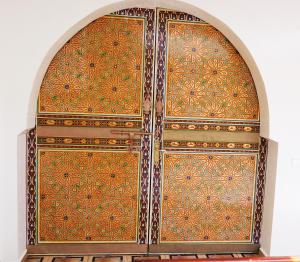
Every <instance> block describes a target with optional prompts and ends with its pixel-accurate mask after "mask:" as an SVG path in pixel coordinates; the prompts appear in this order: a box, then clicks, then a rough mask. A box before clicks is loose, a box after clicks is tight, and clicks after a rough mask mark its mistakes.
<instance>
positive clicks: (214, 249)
mask: <svg viewBox="0 0 300 262" xmlns="http://www.w3.org/2000/svg"><path fill="white" fill-rule="evenodd" d="M258 250H259V244H227V243H226V244H159V245H150V246H149V253H150V254H160V253H185V254H187V253H205V254H209V253H257V252H258Z"/></svg>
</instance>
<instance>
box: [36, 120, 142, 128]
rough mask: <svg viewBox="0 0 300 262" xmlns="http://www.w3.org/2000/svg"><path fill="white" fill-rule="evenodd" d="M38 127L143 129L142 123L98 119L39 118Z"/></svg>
mask: <svg viewBox="0 0 300 262" xmlns="http://www.w3.org/2000/svg"><path fill="white" fill-rule="evenodd" d="M37 125H38V126H66V127H67V126H72V127H102V128H142V121H124V120H116V121H110V120H96V119H86V120H82V119H59V118H53V119H47V118H38V119H37Z"/></svg>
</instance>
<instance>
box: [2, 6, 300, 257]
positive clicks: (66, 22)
mask: <svg viewBox="0 0 300 262" xmlns="http://www.w3.org/2000/svg"><path fill="white" fill-rule="evenodd" d="M184 3H185V4H184ZM137 5H139V6H142V5H146V6H149V7H151V6H163V7H169V8H173V9H178V10H182V11H187V12H189V13H192V14H194V15H197V16H199V17H201V18H203V19H206V20H207V21H208V22H210V23H212V24H213V25H215V26H216V27H217V28H219V29H221V31H222V32H223V33H224V34H225V35H226V36H227V37H228V38H229V39H230V40H231V41H232V42H233V43H234V44H235V46H236V47H237V48H238V50H239V51H240V52H241V53H242V55H243V56H244V58H245V60H246V61H247V62H248V64H249V66H250V69H251V71H252V73H253V75H254V78H255V81H256V84H257V87H258V92H259V97H260V100H261V101H260V102H261V108H262V113H263V115H262V124H263V128H262V134H263V135H264V136H266V137H269V138H271V139H273V140H275V141H276V142H277V143H278V156H277V158H278V160H277V169H276V168H274V166H273V167H272V169H270V170H273V173H272V172H269V173H268V176H272V177H271V179H269V180H271V181H275V180H274V179H275V178H274V177H273V176H274V175H275V174H276V185H275V202H274V208H273V209H272V208H267V209H266V212H269V213H268V214H267V215H266V216H265V218H266V219H265V221H264V228H263V229H264V230H263V234H264V236H263V248H264V250H265V251H266V252H268V253H269V254H271V255H300V240H299V235H300V204H299V199H300V190H299V189H298V188H299V185H300V153H299V150H298V148H299V146H300V142H299V139H298V132H299V129H300V118H299V116H298V114H299V112H300V110H299V106H298V105H299V97H300V85H299V82H300V81H299V75H300V51H299V50H300V18H299V17H300V16H299V11H300V1H299V0H285V1H283V0H252V1H245V0H244V1H243V0H226V1H221V0H182V1H174V0H169V1H167V0H165V1H164V0H160V1H155V0H153V1H151V0H147V1H138V0H128V1H123V2H122V3H121V4H120V2H119V1H117V0H93V1H92V0H51V1H47V0H27V1H22V0H0V29H1V31H0V32H1V34H0V37H1V41H0V52H1V53H0V54H1V55H0V72H1V78H0V88H1V93H0V106H1V122H0V123H1V124H0V125H1V129H0V130H1V138H2V139H1V147H0V152H1V155H0V159H1V166H0V168H1V169H0V170H1V171H0V174H1V180H0V181H1V182H0V188H1V196H0V197H1V198H0V199H1V201H2V203H1V206H0V218H1V225H0V226H1V228H0V238H1V239H0V261H2V262H13V261H18V260H19V258H20V257H21V256H22V255H23V253H24V250H25V243H24V231H20V230H18V227H22V223H23V222H22V221H21V222H20V215H21V216H22V214H23V213H22V212H23V211H22V210H24V202H22V201H21V202H20V201H19V200H18V192H19V195H20V193H21V195H22V194H23V192H22V190H21V191H20V189H18V181H22V179H23V177H22V176H23V174H21V173H22V171H21V169H20V168H19V169H18V167H17V163H18V161H20V159H19V160H18V158H17V154H18V153H17V152H18V150H17V149H18V135H19V134H20V133H21V132H22V131H24V130H25V129H26V128H29V127H32V125H33V124H34V121H33V120H34V103H35V99H36V93H37V91H38V86H39V83H40V81H41V79H42V75H43V72H44V71H45V69H46V67H47V64H48V63H49V62H50V59H51V57H52V56H53V55H54V54H55V52H56V51H57V50H58V48H59V46H61V45H62V44H63V42H64V41H65V40H67V38H68V37H70V36H71V35H72V34H74V33H75V32H76V31H77V29H79V28H80V27H83V26H84V25H85V24H87V23H88V22H89V21H91V20H93V19H94V18H96V17H99V16H101V15H103V14H105V13H109V12H111V11H113V10H117V9H121V8H122V7H130V6H131V7H132V6H137ZM103 6H106V8H104V9H101V8H102V7H103ZM196 7H198V8H196ZM97 10H98V11H97ZM215 17H217V18H218V19H215ZM237 36H238V37H237ZM245 47H246V48H245ZM248 50H249V51H248ZM254 61H255V62H256V65H255V63H254ZM258 70H259V71H260V73H261V75H260V74H259V72H258ZM261 76H262V78H261ZM264 85H265V91H264V89H263V87H264ZM264 92H265V93H264ZM265 94H266V95H267V98H268V102H269V111H268V105H267V103H266V99H265V96H264V95H265ZM268 113H269V115H268ZM268 120H269V124H268ZM18 170H19V172H18ZM20 172H21V173H20ZM20 179H21V180H20ZM272 179H273V180H272ZM267 192H268V195H267V196H266V197H267V199H268V201H267V203H270V205H271V204H272V190H268V191H267ZM24 197H25V196H24ZM18 203H20V204H19V205H18ZM18 210H19V211H18ZM20 210H21V211H20ZM272 212H274V216H272ZM18 214H19V216H18ZM272 219H273V221H271V220H272ZM21 220H22V219H21ZM269 223H272V227H270V225H269ZM266 225H268V226H266Z"/></svg>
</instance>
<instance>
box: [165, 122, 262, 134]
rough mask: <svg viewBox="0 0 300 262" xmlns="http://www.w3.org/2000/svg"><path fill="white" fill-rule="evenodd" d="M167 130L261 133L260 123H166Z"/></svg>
mask: <svg viewBox="0 0 300 262" xmlns="http://www.w3.org/2000/svg"><path fill="white" fill-rule="evenodd" d="M164 129H166V130H195V131H220V132H251V133H259V129H260V128H259V125H253V126H246V125H231V124H225V123H222V124H216V123H213V124H207V123H206V124H203V123H193V124H191V123H172V122H167V123H164Z"/></svg>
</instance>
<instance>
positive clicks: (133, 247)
mask: <svg viewBox="0 0 300 262" xmlns="http://www.w3.org/2000/svg"><path fill="white" fill-rule="evenodd" d="M147 251H148V245H145V244H38V245H28V246H27V254H31V255H34V254H56V255H59V254H70V255H74V254H146V253H147Z"/></svg>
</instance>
